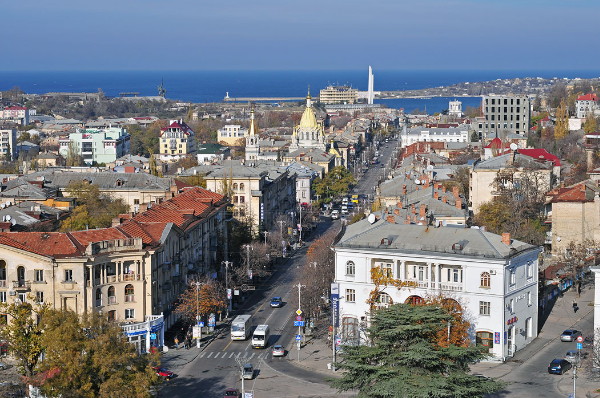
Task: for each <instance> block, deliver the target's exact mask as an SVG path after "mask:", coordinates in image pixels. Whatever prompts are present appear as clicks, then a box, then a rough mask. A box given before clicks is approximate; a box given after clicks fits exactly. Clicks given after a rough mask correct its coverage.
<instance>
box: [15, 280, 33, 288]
mask: <svg viewBox="0 0 600 398" xmlns="http://www.w3.org/2000/svg"><path fill="white" fill-rule="evenodd" d="M13 289H15V290H31V281H24V280H19V281H13Z"/></svg>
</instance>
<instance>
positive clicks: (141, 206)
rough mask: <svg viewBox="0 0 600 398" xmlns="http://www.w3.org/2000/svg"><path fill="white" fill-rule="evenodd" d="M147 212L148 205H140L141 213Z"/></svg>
mask: <svg viewBox="0 0 600 398" xmlns="http://www.w3.org/2000/svg"><path fill="white" fill-rule="evenodd" d="M146 210H148V203H143V204H141V205H140V211H139V212H140V213H143V212H145V211H146Z"/></svg>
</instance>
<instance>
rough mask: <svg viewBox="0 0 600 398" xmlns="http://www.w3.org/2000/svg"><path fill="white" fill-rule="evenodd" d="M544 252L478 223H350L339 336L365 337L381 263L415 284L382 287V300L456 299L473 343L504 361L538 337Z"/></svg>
mask: <svg viewBox="0 0 600 398" xmlns="http://www.w3.org/2000/svg"><path fill="white" fill-rule="evenodd" d="M503 238H504V241H505V242H509V244H506V243H503ZM539 251H540V250H539V248H537V247H535V246H531V245H528V244H525V243H523V242H519V241H514V240H510V237H508V236H506V235H505V236H499V235H495V234H492V233H489V232H484V231H481V230H479V229H468V228H467V229H465V228H454V227H439V228H434V227H431V226H430V227H426V226H418V225H406V224H404V225H403V224H394V223H389V222H387V221H383V220H379V221H376V222H375V223H373V224H370V223H369V222H368V221H367V220H363V221H361V222H358V223H356V224H353V225H350V226H349V227H348V229H347V231H346V233H345V234H344V236H343V237H342V239H341V240H340V242H339V243H338V244H337V245H336V246H335V256H336V269H335V275H336V277H335V281H336V283H339V287H340V292H339V294H340V297H341V299H340V308H339V314H340V315H339V316H340V318H339V325H340V326H339V330H338V331H339V335H340V336H341V338H342V341H343V342H345V343H347V344H360V343H361V341H364V340H363V339H364V337H365V336H364V329H365V327H367V326H368V324H369V320H370V308H369V304H368V303H367V299H368V298H369V294H370V292H371V291H372V290H373V289H374V287H375V284H374V283H373V281H372V279H371V269H372V268H374V267H378V268H380V269H382V270H383V271H384V272H385V273H387V274H388V275H390V276H392V277H393V278H394V279H397V280H401V281H410V282H413V283H414V285H415V287H410V288H408V287H406V288H401V289H398V288H396V287H393V286H387V287H386V286H381V287H380V290H381V291H382V294H381V295H380V298H379V303H378V304H377V306H387V305H389V304H392V303H404V302H413V303H418V302H419V301H420V300H423V299H426V298H427V297H433V296H438V295H441V296H443V297H444V298H448V299H453V300H455V301H456V302H458V304H459V305H460V306H461V308H462V309H463V312H464V314H465V316H466V319H467V320H468V321H469V322H471V324H472V329H471V331H470V333H471V338H472V339H473V341H474V342H476V343H477V344H480V345H485V346H487V347H488V348H489V352H490V354H491V356H490V359H492V360H505V359H506V358H508V357H511V356H513V355H514V353H515V352H516V351H518V350H520V349H522V348H523V347H525V346H526V345H527V344H529V343H530V342H531V341H532V340H533V339H534V338H535V337H536V336H537V324H538V319H537V317H538V315H537V313H538V312H537V308H538V307H537V302H538V299H537V284H538V253H539Z"/></svg>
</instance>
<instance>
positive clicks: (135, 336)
mask: <svg viewBox="0 0 600 398" xmlns="http://www.w3.org/2000/svg"><path fill="white" fill-rule="evenodd" d="M122 328H123V331H124V332H125V335H126V336H127V340H129V342H130V343H132V344H134V345H135V348H136V350H137V352H139V353H146V352H149V351H150V347H157V348H158V349H159V350H162V347H163V345H164V341H165V328H164V318H163V316H162V315H149V316H146V321H145V322H136V323H130V324H127V325H122Z"/></svg>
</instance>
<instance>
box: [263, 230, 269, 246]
mask: <svg viewBox="0 0 600 398" xmlns="http://www.w3.org/2000/svg"><path fill="white" fill-rule="evenodd" d="M263 234H264V235H265V245H266V244H267V235H269V231H263Z"/></svg>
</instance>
